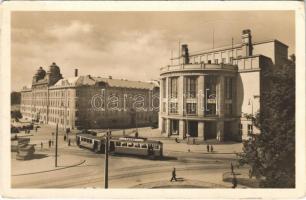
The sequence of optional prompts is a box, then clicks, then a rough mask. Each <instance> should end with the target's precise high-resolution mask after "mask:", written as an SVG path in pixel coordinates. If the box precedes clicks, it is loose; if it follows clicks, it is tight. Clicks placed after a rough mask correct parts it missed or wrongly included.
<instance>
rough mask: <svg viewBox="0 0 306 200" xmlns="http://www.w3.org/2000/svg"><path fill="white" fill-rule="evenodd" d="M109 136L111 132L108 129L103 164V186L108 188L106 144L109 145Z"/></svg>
mask: <svg viewBox="0 0 306 200" xmlns="http://www.w3.org/2000/svg"><path fill="white" fill-rule="evenodd" d="M110 136H111V132H110V130H109V129H108V131H107V132H106V137H105V164H104V188H105V189H107V188H108V153H109V152H108V146H109V137H110Z"/></svg>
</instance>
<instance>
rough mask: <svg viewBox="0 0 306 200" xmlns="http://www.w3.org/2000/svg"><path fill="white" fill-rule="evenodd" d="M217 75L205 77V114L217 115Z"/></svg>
mask: <svg viewBox="0 0 306 200" xmlns="http://www.w3.org/2000/svg"><path fill="white" fill-rule="evenodd" d="M216 91H217V77H216V76H207V77H206V78H205V94H204V95H205V114H206V115H216V106H217V104H216V103H217V102H216V99H217V93H216Z"/></svg>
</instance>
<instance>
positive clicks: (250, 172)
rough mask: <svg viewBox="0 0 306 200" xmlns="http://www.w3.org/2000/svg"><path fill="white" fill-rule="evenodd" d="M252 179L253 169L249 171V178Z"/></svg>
mask: <svg viewBox="0 0 306 200" xmlns="http://www.w3.org/2000/svg"><path fill="white" fill-rule="evenodd" d="M252 177H253V174H252V169H251V168H250V169H249V178H250V179H251V178H252Z"/></svg>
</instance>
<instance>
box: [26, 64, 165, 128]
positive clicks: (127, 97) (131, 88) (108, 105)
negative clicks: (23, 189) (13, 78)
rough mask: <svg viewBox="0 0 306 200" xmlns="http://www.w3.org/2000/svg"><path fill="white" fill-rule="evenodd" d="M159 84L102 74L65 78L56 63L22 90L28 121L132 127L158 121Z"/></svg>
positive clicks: (76, 126) (85, 125)
mask: <svg viewBox="0 0 306 200" xmlns="http://www.w3.org/2000/svg"><path fill="white" fill-rule="evenodd" d="M158 110H159V83H158V82H139V81H127V80H118V79H112V78H111V77H109V78H101V77H92V76H90V75H87V76H77V71H76V76H75V77H70V78H63V77H62V75H61V74H60V69H59V67H58V66H56V64H55V63H53V64H52V65H51V66H50V69H49V71H48V72H47V73H46V72H45V71H44V70H43V69H42V68H40V69H39V70H38V72H37V73H36V74H35V75H34V77H33V82H32V87H31V88H24V89H23V90H22V92H21V113H22V115H23V117H24V118H26V119H27V120H35V121H40V122H41V123H45V124H50V125H56V124H58V125H59V127H62V128H71V129H74V128H129V127H140V126H152V125H154V126H155V124H157V123H158Z"/></svg>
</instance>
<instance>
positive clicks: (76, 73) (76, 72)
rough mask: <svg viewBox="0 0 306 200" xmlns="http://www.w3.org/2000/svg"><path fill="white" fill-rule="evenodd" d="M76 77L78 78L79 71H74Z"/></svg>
mask: <svg viewBox="0 0 306 200" xmlns="http://www.w3.org/2000/svg"><path fill="white" fill-rule="evenodd" d="M74 76H75V77H77V76H78V69H74Z"/></svg>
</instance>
